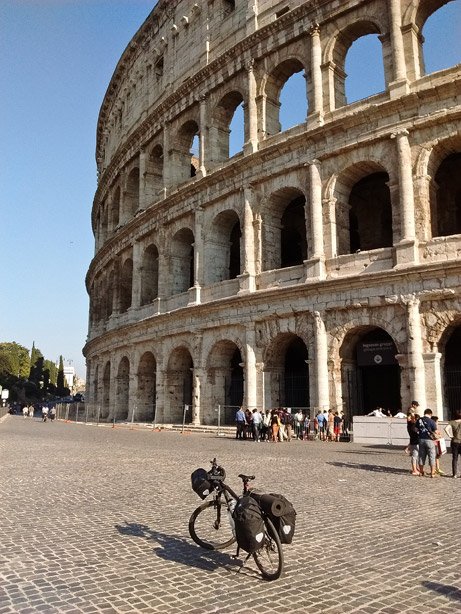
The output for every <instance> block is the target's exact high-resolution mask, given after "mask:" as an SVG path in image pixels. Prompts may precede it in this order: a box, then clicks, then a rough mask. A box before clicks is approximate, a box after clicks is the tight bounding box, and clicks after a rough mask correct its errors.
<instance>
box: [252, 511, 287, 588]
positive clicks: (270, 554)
mask: <svg viewBox="0 0 461 614" xmlns="http://www.w3.org/2000/svg"><path fill="white" fill-rule="evenodd" d="M265 525H266V526H265V535H264V545H263V547H262V548H260V549H259V550H257V551H256V552H254V553H253V558H254V560H255V563H256V565H257V566H258V569H259V571H260V572H261V575H262V577H263V578H264V579H265V580H277V579H278V578H280V576H281V575H282V573H283V551H282V544H281V542H280V537H279V536H278V533H277V531H276V530H275V527H274V525H273V524H272V522H271V520H270V519H269V518H266V520H265Z"/></svg>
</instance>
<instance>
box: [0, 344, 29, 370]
mask: <svg viewBox="0 0 461 614" xmlns="http://www.w3.org/2000/svg"><path fill="white" fill-rule="evenodd" d="M0 354H1V355H2V356H5V355H6V356H8V361H9V364H10V370H9V371H8V373H10V374H11V375H15V376H16V377H20V378H24V379H25V378H27V376H28V375H29V369H30V358H29V350H28V349H27V348H25V347H24V346H22V345H19V343H16V342H14V341H13V342H2V343H0ZM3 364H4V365H5V364H6V363H5V361H3Z"/></svg>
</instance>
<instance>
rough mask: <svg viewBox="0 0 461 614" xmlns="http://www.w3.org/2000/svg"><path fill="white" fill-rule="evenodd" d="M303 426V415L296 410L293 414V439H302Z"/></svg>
mask: <svg viewBox="0 0 461 614" xmlns="http://www.w3.org/2000/svg"><path fill="white" fill-rule="evenodd" d="M303 424H304V414H303V412H302V411H301V410H300V409H298V411H297V412H296V414H295V437H297V438H298V439H302V438H303Z"/></svg>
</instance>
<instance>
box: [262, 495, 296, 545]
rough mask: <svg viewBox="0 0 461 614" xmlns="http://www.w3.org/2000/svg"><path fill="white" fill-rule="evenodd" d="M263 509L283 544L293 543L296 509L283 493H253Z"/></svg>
mask: <svg viewBox="0 0 461 614" xmlns="http://www.w3.org/2000/svg"><path fill="white" fill-rule="evenodd" d="M252 496H253V497H254V498H255V499H256V501H257V502H258V503H259V505H260V507H261V509H262V510H263V511H264V513H265V514H267V515H268V516H269V518H270V519H271V521H272V523H273V525H274V527H275V529H276V531H277V533H278V534H279V537H280V541H281V542H282V544H291V542H292V541H293V535H294V533H295V523H296V511H295V508H294V507H293V505H292V503H290V501H288V499H286V498H285V497H284V496H283V495H277V494H274V493H269V494H268V495H263V494H260V493H255V492H253V493H252Z"/></svg>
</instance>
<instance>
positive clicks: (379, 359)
mask: <svg viewBox="0 0 461 614" xmlns="http://www.w3.org/2000/svg"><path fill="white" fill-rule="evenodd" d="M396 354H397V348H396V347H395V343H394V342H393V340H392V338H391V337H390V335H388V334H387V333H386V332H385V331H384V330H381V329H376V330H373V331H370V332H369V333H367V334H365V335H364V336H363V337H362V339H361V340H360V341H359V342H358V343H357V346H356V350H355V355H356V356H355V358H356V371H355V374H354V372H352V373H351V375H350V377H349V385H350V386H352V388H353V389H352V390H351V391H350V394H349V397H350V398H351V399H353V400H354V405H355V406H354V407H352V408H351V409H352V412H353V413H356V414H359V415H360V414H362V415H363V414H367V413H369V412H370V411H372V410H373V409H375V408H376V407H382V408H383V409H390V410H391V412H392V413H393V414H394V413H396V412H397V411H398V410H399V409H400V408H401V405H402V404H401V398H400V367H399V364H398V362H397V360H396V358H395V355H396ZM354 388H355V390H354Z"/></svg>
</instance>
